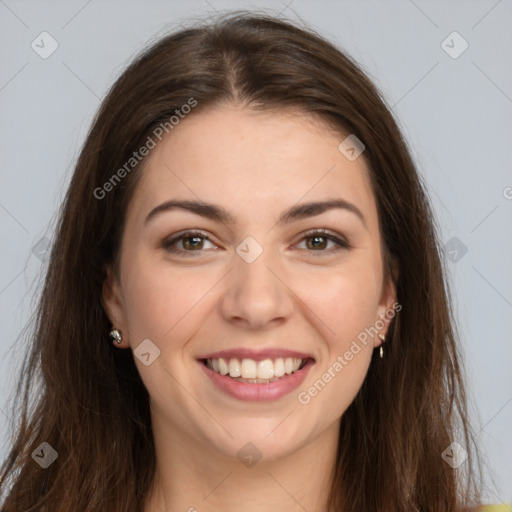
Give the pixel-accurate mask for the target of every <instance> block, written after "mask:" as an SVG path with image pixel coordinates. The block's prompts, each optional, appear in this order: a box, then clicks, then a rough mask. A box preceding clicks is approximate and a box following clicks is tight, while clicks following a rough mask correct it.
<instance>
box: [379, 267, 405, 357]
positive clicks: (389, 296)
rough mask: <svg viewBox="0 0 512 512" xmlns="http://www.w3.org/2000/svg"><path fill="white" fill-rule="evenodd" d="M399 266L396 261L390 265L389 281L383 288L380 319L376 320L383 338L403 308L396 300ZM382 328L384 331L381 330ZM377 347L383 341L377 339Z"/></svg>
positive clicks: (386, 281) (387, 280)
mask: <svg viewBox="0 0 512 512" xmlns="http://www.w3.org/2000/svg"><path fill="white" fill-rule="evenodd" d="M398 275H399V271H398V265H397V263H396V261H395V260H393V261H392V262H391V264H390V272H389V274H388V277H387V279H385V281H384V283H383V286H382V293H381V297H380V301H379V306H378V319H376V326H378V327H379V332H380V334H382V335H383V336H386V333H387V331H388V328H389V325H390V324H391V322H392V320H393V318H394V317H395V316H396V314H397V313H398V311H400V310H401V309H402V306H401V305H400V304H398V302H397V298H396V283H397V282H398ZM380 327H382V329H380ZM375 342H376V344H375V346H376V347H377V346H380V344H381V343H382V341H381V339H380V338H379V337H378V336H376V337H375Z"/></svg>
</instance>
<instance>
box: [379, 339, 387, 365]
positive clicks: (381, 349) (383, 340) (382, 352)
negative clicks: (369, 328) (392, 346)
mask: <svg viewBox="0 0 512 512" xmlns="http://www.w3.org/2000/svg"><path fill="white" fill-rule="evenodd" d="M379 338H380V339H381V340H382V343H381V344H380V351H379V352H380V354H379V355H380V358H381V359H382V358H383V357H384V347H383V345H384V342H385V341H386V338H385V336H384V335H383V334H379Z"/></svg>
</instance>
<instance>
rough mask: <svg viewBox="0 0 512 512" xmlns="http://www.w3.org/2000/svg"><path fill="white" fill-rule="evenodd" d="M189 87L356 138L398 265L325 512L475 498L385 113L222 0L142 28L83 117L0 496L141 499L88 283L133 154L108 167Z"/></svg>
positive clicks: (121, 366) (101, 316) (395, 135)
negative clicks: (84, 132) (196, 18)
mask: <svg viewBox="0 0 512 512" xmlns="http://www.w3.org/2000/svg"><path fill="white" fill-rule="evenodd" d="M191 99H193V101H195V102H196V104H195V105H196V106H195V107H194V110H193V112H192V113H191V114H190V115H195V114H196V113H198V112H201V110H202V109H204V108H206V107H212V106H214V105H216V104H218V103H220V102H225V101H231V102H236V103H240V104H243V105H245V106H246V107H247V108H253V109H263V110H267V109H283V108H290V109H296V110H299V111H302V112H307V113H309V114H312V115H316V116H319V117H320V118H322V119H324V120H326V121H328V122H329V123H330V124H331V125H333V126H335V127H336V128H337V129H338V130H339V132H340V141H341V135H342V134H349V133H350V134H355V135H356V136H357V137H358V138H359V139H360V140H361V141H362V142H363V143H364V145H365V147H366V149H365V151H364V154H363V156H364V158H365V159H366V161H367V163H368V165H369V168H370V178H371V184H372V188H373V191H374V194H375V198H376V202H377V207H378V214H379V221H380V226H381V231H382V237H383V241H384V245H385V249H386V250H385V253H386V261H385V271H386V273H388V274H387V275H391V268H392V267H391V262H392V260H394V261H395V262H396V264H397V265H398V268H399V276H398V277H397V278H396V286H397V299H398V302H399V303H400V304H401V305H402V310H401V311H400V313H399V314H398V315H397V316H396V317H395V318H394V319H393V321H392V323H391V325H390V328H389V330H388V337H387V340H386V344H385V350H386V353H385V358H384V359H383V360H379V359H378V356H377V358H375V355H374V356H373V359H372V361H371V365H370V369H369V372H368V375H367V377H366V380H365V381H364V384H363V386H362V388H361V390H360V392H359V393H358V395H357V397H356V399H355V400H354V402H353V403H352V404H351V405H350V407H349V408H348V410H347V411H346V412H345V413H344V414H343V417H342V420H341V427H340V433H339V448H338V456H337V464H336V467H335V471H334V474H333V475H332V477H333V478H332V489H331V495H330V501H329V506H330V508H329V510H332V511H341V510H343V512H363V511H364V512H370V511H378V512H385V511H389V512H411V511H422V512H427V511H431V512H443V511H450V512H452V511H453V512H455V511H457V512H459V511H462V510H466V509H469V508H470V507H476V506H478V505H479V499H480V498H479V486H480V480H479V475H480V473H479V464H477V463H476V462H478V457H477V458H476V459H475V457H474V454H477V452H476V450H475V449H474V443H473V440H472V439H473V436H472V434H471V429H470V424H469V420H468V414H467V404H466V402H467V398H466V395H465V391H464V386H465V384H464V380H463V377H462V373H461V367H460V354H459V351H460V349H459V347H458V341H457V340H458V336H457V334H456V327H455V322H454V319H453V316H452V311H451V300H450V293H449V289H448V286H447V284H446V278H445V276H446V270H445V268H444V264H443V259H442V253H441V249H440V245H439V241H438V239H439V238H438V234H437V231H438V228H437V227H436V224H435V222H434V221H433V215H432V211H431V206H430V204H429V200H428V196H427V194H426V193H425V187H424V185H423V183H422V181H421V179H420V177H419V175H418V173H417V171H416V169H415V166H414V163H413V161H412V159H411V156H410V153H409V150H408V149H407V146H406V143H405V141H404V139H403V137H402V135H401V133H400V130H399V128H398V126H397V123H396V122H395V120H394V119H393V116H392V114H391V113H390V110H389V109H388V108H387V107H386V105H385V102H384V101H383V100H382V98H381V96H380V94H379V92H378V91H377V90H376V88H375V86H374V85H373V84H372V83H371V81H370V80H369V79H368V78H367V76H366V75H365V74H364V73H363V72H362V71H361V70H360V68H359V67H358V66H357V65H356V64H355V63H354V62H353V61H352V60H351V58H349V57H348V56H347V55H345V54H344V53H343V52H341V51H340V50H338V49H336V48H335V47H334V46H333V45H332V44H331V43H329V42H328V41H326V40H325V39H323V38H322V37H321V36H319V35H318V34H316V33H315V32H314V31H312V30H311V29H308V28H304V27H300V26H298V25H295V24H292V23H290V22H288V21H286V20H282V19H277V18H275V17H270V16H266V15H259V14H258V15H256V14H254V13H246V12H236V13H231V14H229V15H227V16H225V15H224V16H221V17H219V18H218V19H215V20H214V21H213V22H212V21H206V22H202V23H199V24H197V25H195V26H192V27H189V28H186V29H182V30H180V31H178V32H175V33H172V34H170V35H168V36H166V37H164V38H162V39H160V40H158V41H156V42H155V43H154V44H152V46H150V47H149V48H147V49H146V50H145V51H144V52H143V53H142V54H141V55H140V56H139V57H138V58H137V59H136V60H134V61H133V62H132V63H131V65H130V66H129V67H128V68H127V69H126V70H125V71H124V72H123V73H122V75H121V76H120V77H119V79H118V80H117V81H116V82H115V84H114V85H113V86H112V88H111V90H110V91H109V93H108V94H107V96H106V98H105V100H104V101H103V103H102V105H101V108H100V109H99V112H98V114H97V115H96V118H95V120H94V122H93V125H92V127H91V129H90V131H89V134H88V136H87V139H86V141H85V144H84V146H83V149H82V151H81V153H80V157H79V159H78V162H77V164H76V168H75V171H74V174H73V176H72V179H71V183H70V185H69V189H68V192H67V195H66V198H65V201H64V204H63V207H62V210H61V214H60V217H59V222H58V226H57V229H56V237H55V242H54V245H53V248H52V252H51V258H50V262H49V267H48V271H47V276H46V280H45V284H44V288H43V290H42V298H41V301H40V304H39V307H38V310H37V315H36V317H35V320H34V327H33V331H32V332H33V333H32V336H31V345H30V347H29V348H28V352H27V358H26V361H25V364H24V368H23V372H22V378H21V379H20V383H19V387H18V398H17V402H16V404H15V406H14V407H15V408H19V409H20V413H19V415H18V416H17V417H18V418H19V425H18V427H17V429H16V432H15V436H14V438H13V445H12V449H11V451H10V453H9V455H8V457H7V459H6V460H5V462H4V464H3V467H2V471H1V477H2V483H1V484H0V485H1V487H0V489H1V490H2V493H3V494H4V496H5V500H4V503H3V506H2V509H1V510H2V511H3V512H15V511H16V512H28V511H32V510H49V511H52V512H64V511H66V512H68V511H69V510H76V511H87V512H96V511H97V512H100V511H102V512H104V511H105V510H111V511H121V510H122V511H134V512H140V511H141V510H142V509H143V506H144V499H145V497H146V495H147V493H148V490H149V488H150V485H151V482H152V479H153V476H154V469H155V453H154V445H153V438H152V431H151V424H150V414H149V400H148V394H147V391H146V389H145V388H144V386H143V383H142V381H141V379H140V377H139V375H138V372H137V369H136V366H135V364H134V361H133V357H132V354H131V351H129V350H123V351H119V350H116V349H115V348H113V347H112V343H111V341H110V340H109V339H108V336H107V334H108V332H109V329H110V327H111V326H110V323H109V320H108V318H107V316H106V314H105V312H104V309H103V307H102V302H101V292H102V285H103V282H104V279H105V270H106V268H107V267H108V266H110V265H114V266H115V262H116V261H117V257H118V251H119V245H120V237H121V234H122V231H123V225H124V218H125V212H126V208H127V205H128V202H129V200H130V197H131V195H132V193H133V190H134V187H135V185H136V183H137V177H138V176H140V174H141V171H142V169H143V164H144V160H142V161H141V163H140V164H139V163H137V165H134V166H133V169H131V168H130V169H128V170H127V168H126V167H125V170H126V172H125V173H121V174H122V179H119V180H114V181H112V176H113V175H114V174H115V173H116V172H117V170H118V169H120V168H122V167H123V165H125V164H126V162H128V161H130V158H131V157H132V155H133V152H134V151H137V150H138V149H139V148H141V147H142V146H143V145H144V144H146V142H147V140H148V137H150V136H151V137H153V136H154V131H155V129H156V127H158V126H160V125H161V124H162V123H166V122H167V123H168V120H169V119H170V118H171V116H173V115H175V111H176V110H180V109H181V107H182V106H183V105H185V104H187V103H188V104H190V100H191ZM168 128H169V129H171V128H170V127H169V126H168ZM117 175H118V176H119V173H118V174H117ZM109 180H111V181H109ZM107 182H110V183H111V186H105V184H106V183H107ZM98 190H100V192H98ZM101 190H102V191H103V192H101ZM375 352H376V351H375ZM452 441H457V442H458V443H459V444H460V445H461V446H463V448H464V449H465V450H466V451H467V452H468V454H469V458H468V460H467V461H466V462H465V463H464V464H463V465H462V466H461V467H459V468H458V469H453V468H452V467H451V466H450V465H449V464H447V463H446V462H445V461H444V460H443V458H442V453H443V452H444V450H445V449H446V448H447V447H448V446H449V445H450V443H452ZM42 442H46V443H48V444H49V445H50V446H51V447H53V448H54V449H55V450H56V452H57V453H58V458H57V459H56V460H55V462H54V463H53V464H51V465H50V466H49V467H48V468H47V469H42V468H41V467H40V466H39V465H38V464H36V463H35V461H34V460H33V457H32V456H31V455H32V453H33V452H34V450H36V448H38V447H39V446H40V445H41V443H42ZM475 461H476V462H475Z"/></svg>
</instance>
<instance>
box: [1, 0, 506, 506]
mask: <svg viewBox="0 0 512 512" xmlns="http://www.w3.org/2000/svg"><path fill="white" fill-rule="evenodd" d="M240 8H250V9H253V8H257V9H265V10H267V11H268V12H270V13H273V14H277V13H279V12H282V13H283V14H284V15H286V16H287V17H289V18H290V19H292V20H294V19H297V17H300V18H301V19H303V20H304V21H305V22H307V23H308V24H309V25H311V26H312V27H313V28H316V29H317V30H318V31H319V32H320V33H321V34H323V35H324V36H326V37H328V38H329V39H330V40H332V41H333V42H334V43H336V44H338V45H340V46H341V47H342V48H344V49H346V50H347V51H348V52H349V53H350V54H351V55H352V56H353V57H355V58H356V60H357V61H358V62H359V63H360V64H361V65H362V66H363V68H364V69H365V70H366V71H367V72H368V73H369V74H370V76H371V77H372V78H373V79H374V81H375V82H376V83H377V85H378V86H379V87H380V88H381V90H382V91H383V93H384V95H385V98H386V99H387V102H388V104H389V105H390V106H392V107H393V111H394V113H395V114H396V116H397V117H398V119H399V122H400V124H401V126H402V128H403V130H404V133H405V135H406V137H407V139H408V141H409V143H410V146H411V148H412V151H413V155H414V157H415V159H416V161H417V163H418V166H419V169H420V172H421V173H422V175H423V176H424V177H425V180H426V183H427V186H428V191H429V194H430V196H431V199H432V202H433V205H434V208H435V211H436V214H437V218H438V221H439V225H440V228H441V233H442V238H443V243H444V244H448V246H447V247H448V249H447V251H446V258H447V267H448V269H449V271H450V279H451V283H452V285H453V288H454V301H455V309H456V313H457V316H458V322H459V329H460V335H461V340H462V345H463V348H464V355H465V361H466V366H467V374H468V380H469V383H470V397H471V399H472V404H473V407H472V410H473V417H474V423H475V427H476V432H477V433H478V442H479V443H480V445H481V447H482V450H483V452H484V455H485V458H486V459H487V461H488V465H489V472H488V474H487V476H486V491H485V492H486V495H487V501H488V502H491V503H497V502H512V441H511V439H510V438H511V436H510V435H511V433H512V429H511V425H512V378H511V371H510V369H511V366H512V365H511V360H512V337H511V335H510V333H511V332H512V314H511V313H512V286H511V284H512V270H511V265H510V263H511V261H512V258H511V256H512V237H511V218H512V172H511V166H510V160H511V159H510V156H509V147H510V136H511V134H512V133H511V132H512V130H511V128H512V127H511V121H512V66H511V65H510V62H511V59H510V53H511V51H510V50H511V49H512V44H511V43H512V30H511V27H512V23H511V22H512V1H511V0H499V1H496V0H479V1H426V0H414V1H413V0H401V1H387V2H383V1H359V2H357V1H329V0H322V1H315V2H312V1H310V2H307V1H305V0H291V1H290V0H285V1H277V2H270V1H259V2H251V3H249V2H229V1H226V0H208V1H206V0H195V1H187V2H186V3H185V2H176V1H174V2H171V1H149V2H142V1H138V2H134V1H131V2H120V1H101V2H100V1H99V0H92V1H86V0H76V1H75V0H73V1H66V2H64V1H62V2H56V1H55V2H48V1H46V2H44V1H30V2H29V1H22V0H5V1H3V0H0V39H1V45H0V55H1V59H2V60H1V62H2V66H1V68H0V107H1V118H0V132H1V138H0V145H1V147H0V149H1V158H2V160H1V168H0V169H1V170H0V226H1V240H0V244H1V246H0V247H1V251H0V321H1V325H2V336H1V338H0V374H1V376H2V379H1V384H0V408H1V409H2V412H1V413H0V432H1V438H0V439H1V440H2V446H1V449H0V456H2V455H4V454H5V451H6V444H5V440H6V437H7V436H6V432H7V430H6V429H7V425H8V418H7V414H8V412H7V411H8V409H7V406H6V400H7V399H8V397H9V395H10V394H11V393H12V391H13V389H14V388H13V386H14V382H15V378H16V377H17V374H18V371H19V363H20V360H21V357H22V355H23V343H22V342H21V341H18V337H19V333H20V331H21V329H22V328H23V327H24V325H26V322H27V320H28V318H29V315H30V312H31V311H32V309H33V307H34V303H35V300H36V298H37V293H38V280H40V278H41V276H42V273H43V271H44V269H45V265H44V252H45V247H46V241H45V237H46V239H51V237H52V231H51V226H52V221H53V219H54V216H55V213H56V210H57V207H58V205H59V203H60V200H61V199H62V196H63V193H64V190H65V186H66V184H67V182H68V180H69V177H70V173H71V170H72V168H73V164H74V162H75V159H76V157H77V155H78V151H79V148H80V146H81V144H82V142H83V140H84V137H85V134H86V130H87V129H88V127H89V125H90V122H91V120H92V116H93V114H94V113H95V111H96V109H97V107H98V105H99V103H100V99H101V98H102V97H103V96H104V94H105V93H106V91H107V88H108V87H109V86H110V85H111V84H112V82H113V81H114V79H115V78H116V77H117V76H118V75H119V73H120V72H121V71H122V69H123V68H124V66H125V65H126V64H127V63H128V62H129V61H130V59H131V58H132V57H133V56H134V55H135V53H136V52H137V51H139V50H140V49H141V48H142V47H143V46H144V44H145V43H147V42H148V41H149V40H150V39H153V38H154V37H156V36H159V35H163V34H164V33H166V32H167V31H168V30H170V29H173V28H176V27H177V26H178V25H179V24H180V23H183V22H184V21H187V20H189V19H190V18H193V17H196V16H202V15H205V14H208V13H211V14H213V13H214V12H215V11H223V10H226V9H240ZM43 31H47V32H48V33H50V34H51V36H52V37H53V38H54V39H55V40H56V41H57V43H58V48H57V50H56V51H55V52H54V53H53V54H52V55H50V56H49V57H48V58H46V59H43V58H41V56H40V55H39V54H38V53H36V51H34V50H33V49H32V47H31V43H32V41H34V40H35V43H34V44H39V46H40V47H41V46H42V43H41V37H38V36H39V35H40V34H41V32H43ZM453 31H457V32H458V33H459V34H460V35H461V36H462V38H463V40H462V39H458V36H450V37H448V39H446V38H447V36H449V35H450V34H451V33H452V32H453ZM444 40H446V42H445V43H444V44H442V42H443V41H444ZM464 40H465V41H467V43H468V45H469V47H468V48H467V50H466V51H464V52H463V53H462V54H460V55H458V54H459V53H460V51H461V50H462V49H463V47H464V46H463V45H464ZM44 46H45V49H46V50H48V48H50V46H49V39H45V43H44ZM40 51H42V49H41V50H40ZM447 52H451V54H452V56H450V55H449V54H448V53H447ZM454 56H456V57H457V58H453V57H454ZM454 237H455V238H454ZM41 240H42V241H41ZM466 249H467V253H465V251H466ZM441 463H444V461H443V460H442V459H441V456H440V464H441Z"/></svg>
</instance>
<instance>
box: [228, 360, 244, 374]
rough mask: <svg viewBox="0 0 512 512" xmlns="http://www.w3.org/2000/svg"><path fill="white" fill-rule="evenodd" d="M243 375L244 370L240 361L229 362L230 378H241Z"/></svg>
mask: <svg viewBox="0 0 512 512" xmlns="http://www.w3.org/2000/svg"><path fill="white" fill-rule="evenodd" d="M241 374H242V368H241V365H240V362H239V361H238V359H231V360H230V361H229V376H230V377H240V375H241Z"/></svg>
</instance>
